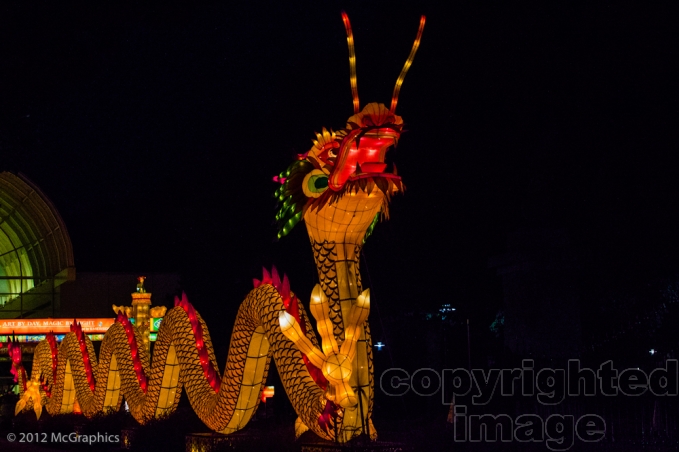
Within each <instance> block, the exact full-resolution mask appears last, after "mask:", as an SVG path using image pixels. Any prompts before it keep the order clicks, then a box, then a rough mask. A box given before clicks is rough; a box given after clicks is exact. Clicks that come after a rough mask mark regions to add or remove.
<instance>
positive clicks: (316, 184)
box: [302, 170, 328, 198]
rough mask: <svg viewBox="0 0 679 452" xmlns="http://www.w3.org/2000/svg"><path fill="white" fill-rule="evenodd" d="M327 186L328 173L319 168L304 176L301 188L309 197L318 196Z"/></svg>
mask: <svg viewBox="0 0 679 452" xmlns="http://www.w3.org/2000/svg"><path fill="white" fill-rule="evenodd" d="M327 188H328V175H327V174H325V173H324V172H323V171H320V170H313V171H311V172H310V173H309V174H307V176H306V177H305V178H304V182H303V183H302V189H303V190H304V194H305V195H306V196H307V197H309V198H318V197H319V196H321V193H323V192H324V191H325V190H326V189H327Z"/></svg>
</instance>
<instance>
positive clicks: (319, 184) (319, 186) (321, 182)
mask: <svg viewBox="0 0 679 452" xmlns="http://www.w3.org/2000/svg"><path fill="white" fill-rule="evenodd" d="M312 182H313V184H314V188H316V190H318V191H319V192H321V191H323V190H325V189H326V188H328V176H315V177H312V178H311V179H310V180H309V183H312ZM309 188H311V187H309ZM311 190H313V188H312V189H311Z"/></svg>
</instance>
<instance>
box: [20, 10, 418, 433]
mask: <svg viewBox="0 0 679 452" xmlns="http://www.w3.org/2000/svg"><path fill="white" fill-rule="evenodd" d="M342 17H343V20H344V25H345V28H346V30H347V42H348V45H349V61H350V68H351V88H352V94H353V100H354V115H353V116H351V117H350V118H349V119H348V121H347V125H346V127H345V128H344V129H341V130H338V131H332V130H331V131H328V130H326V129H325V128H324V129H322V132H321V133H318V134H316V139H315V140H313V146H312V147H311V149H310V150H309V151H308V152H306V153H305V154H302V155H299V156H298V160H297V161H295V162H294V163H293V164H291V165H290V166H289V168H288V169H287V170H285V171H284V172H282V173H281V174H280V175H278V176H275V177H274V180H275V181H277V182H279V183H280V184H281V185H280V187H279V188H278V190H277V191H276V198H277V199H278V201H279V203H280V209H279V211H278V213H277V215H276V219H277V221H278V224H279V232H278V237H279V238H281V237H283V236H285V235H286V234H288V233H289V232H290V230H291V229H292V228H293V227H294V226H295V224H297V223H298V222H299V221H300V220H302V219H303V220H304V222H305V223H306V227H307V231H308V234H309V238H310V241H311V246H312V249H313V253H314V258H315V261H316V266H317V269H318V275H319V279H320V284H317V285H316V287H315V288H314V289H313V291H312V295H311V303H310V311H311V314H312V315H313V316H314V318H315V319H316V325H317V330H318V333H319V335H320V337H321V341H320V345H319V341H318V339H317V337H316V334H315V333H314V331H313V328H312V326H311V323H310V322H309V319H308V317H307V315H306V311H305V309H304V306H303V305H302V303H301V302H299V301H298V299H297V297H296V296H295V294H294V293H292V292H291V291H290V284H289V282H288V279H287V277H285V276H283V277H282V278H281V277H280V276H279V274H278V272H277V271H276V269H275V268H274V269H272V271H271V272H269V271H267V270H264V274H263V277H262V280H261V281H260V280H254V286H255V288H254V289H253V290H252V291H251V292H250V293H249V294H248V295H247V297H246V299H245V300H244V301H243V303H242V304H241V306H240V309H239V311H238V315H237V318H236V323H235V325H234V329H233V333H232V337H231V344H230V348H229V355H228V359H227V363H226V369H225V371H224V373H223V375H221V376H220V375H219V371H218V369H219V367H218V364H217V362H216V359H215V355H214V351H213V348H212V342H211V340H210V336H209V332H208V329H207V325H206V324H205V322H204V320H203V318H202V317H201V316H200V315H199V314H198V312H197V311H196V310H195V309H194V308H193V306H192V305H191V304H190V303H189V302H188V301H187V299H186V297H185V296H183V297H182V299H176V300H175V308H174V309H171V310H169V311H168V312H167V314H166V316H165V318H164V319H163V322H162V324H161V327H160V331H159V333H158V338H157V340H156V342H155V346H154V350H153V362H151V359H150V357H149V354H148V353H147V352H146V349H145V348H144V347H141V346H140V345H139V344H141V336H140V333H139V332H138V331H137V330H136V328H135V327H134V326H133V325H131V324H130V322H129V321H128V319H127V316H126V315H124V314H123V313H122V312H121V313H119V314H118V321H117V322H116V323H115V324H114V325H113V326H112V327H111V328H110V329H109V330H108V332H107V333H106V335H105V337H104V339H103V341H102V345H101V351H100V353H99V357H98V359H97V357H96V355H95V353H94V348H93V346H92V343H91V342H90V341H89V339H88V338H87V336H86V335H84V334H83V333H82V331H81V330H80V328H79V327H78V325H74V326H73V332H72V333H70V334H68V335H67V336H66V337H65V338H64V340H63V342H62V343H61V345H60V346H57V344H56V341H55V340H54V337H53V336H49V337H48V338H47V340H45V341H43V342H41V343H40V344H39V345H38V346H37V348H36V350H35V355H34V364H33V372H32V378H31V379H30V380H28V379H27V378H26V376H25V372H22V371H21V370H20V366H21V364H20V357H19V359H15V360H14V367H15V369H14V370H15V372H14V373H15V375H16V376H17V378H18V380H19V383H20V388H21V391H22V399H21V401H20V402H19V404H17V412H18V411H20V410H21V409H31V408H34V409H35V410H36V412H37V410H38V409H41V407H42V406H43V405H44V406H45V408H46V409H47V410H48V412H50V413H63V412H70V411H73V407H74V404H76V403H77V404H78V405H79V407H80V409H81V410H82V412H83V414H85V415H86V416H91V415H94V414H96V413H98V412H106V411H108V410H118V409H119V408H120V405H121V402H122V398H123V396H124V398H125V400H126V401H127V403H128V405H129V407H130V412H131V413H132V415H133V416H134V417H135V419H136V420H137V421H139V422H141V423H145V422H147V421H148V420H150V419H153V418H155V417H158V416H162V415H165V414H168V413H170V412H172V411H173V410H174V409H175V408H176V406H177V403H178V402H179V397H180V395H181V391H182V389H183V390H185V391H186V392H187V395H188V398H189V400H190V402H191V405H192V407H193V409H194V411H195V412H196V414H197V415H198V416H199V417H200V419H201V420H202V421H203V422H204V423H205V424H206V425H207V426H208V427H210V428H211V429H212V430H214V431H216V432H222V433H232V432H235V431H236V430H238V429H240V428H242V427H244V426H245V424H246V423H247V422H248V421H249V420H250V418H251V416H252V414H253V413H254V412H255V410H256V409H257V406H258V404H259V401H260V397H261V396H262V391H263V388H264V383H265V381H266V376H267V372H268V368H269V362H270V357H271V356H272V355H273V357H274V359H275V360H276V367H277V369H278V372H279V374H280V377H281V380H282V383H283V386H284V387H285V390H286V393H287V395H288V397H289V398H290V400H291V402H292V405H293V406H294V408H295V410H296V412H297V414H298V416H299V417H298V419H297V421H296V423H295V430H296V433H297V435H299V434H301V433H303V432H304V431H306V430H309V429H310V430H312V431H314V432H315V433H316V434H318V435H319V436H321V437H323V438H326V439H329V440H336V441H339V442H346V441H348V440H350V439H352V438H354V437H356V436H358V435H360V434H361V433H364V434H367V435H369V436H370V437H371V438H373V439H374V438H376V435H377V434H376V432H375V429H374V427H373V425H372V421H371V415H372V408H373V391H374V375H373V364H372V342H371V338H370V329H369V326H368V322H367V317H368V313H369V308H370V291H369V290H363V287H362V285H361V277H360V273H359V255H360V251H361V248H362V246H363V243H364V242H365V240H366V238H367V237H368V236H369V235H370V234H371V232H372V229H373V227H374V226H375V224H376V222H377V221H378V219H379V217H380V216H381V215H382V216H385V217H386V216H388V203H389V200H390V197H391V195H393V194H394V193H396V192H398V191H402V190H403V185H402V182H401V178H400V177H399V176H398V175H397V173H396V167H395V166H394V167H392V169H391V171H388V170H387V164H386V163H385V154H386V152H387V150H388V149H389V148H390V147H391V146H394V145H396V144H397V141H398V138H399V136H400V134H401V129H402V126H403V121H402V119H401V117H399V116H397V115H396V114H395V109H396V104H397V101H398V94H399V91H400V88H401V84H402V83H403V79H404V77H405V74H406V72H407V71H408V69H409V68H410V65H411V64H412V61H413V58H414V56H415V52H416V51H417V48H418V46H419V43H420V38H421V36H422V31H423V29H424V23H425V19H424V16H423V17H422V18H421V20H420V26H419V30H418V34H417V38H416V39H415V43H414V44H413V47H412V50H411V53H410V56H409V57H408V60H407V61H406V63H405V65H404V67H403V70H402V71H401V74H400V75H399V77H398V79H397V82H396V86H395V88H394V93H393V97H392V102H391V107H390V108H387V107H385V106H384V105H383V104H377V103H371V104H368V105H366V106H365V108H363V110H360V105H359V99H358V92H357V83H356V59H355V54H354V43H353V34H352V31H351V26H350V23H349V18H348V17H347V15H346V14H344V13H343V14H342ZM38 388H39V389H38ZM38 392H39V393H40V398H41V400H40V403H39V404H36V403H35V399H36V398H37V394H38ZM76 400H77V402H76Z"/></svg>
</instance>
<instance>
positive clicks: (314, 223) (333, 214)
mask: <svg viewBox="0 0 679 452" xmlns="http://www.w3.org/2000/svg"><path fill="white" fill-rule="evenodd" d="M377 192H378V190H375V191H373V193H372V194H366V193H365V192H362V191H359V192H357V193H356V192H351V191H349V192H348V193H346V194H345V195H344V196H343V197H342V199H341V200H340V201H339V202H338V203H336V204H330V205H328V206H324V207H322V208H320V209H317V210H316V209H309V211H307V212H306V214H305V216H304V220H305V223H306V227H307V232H308V233H309V239H310V240H311V247H312V249H313V253H314V259H315V261H316V268H317V269H318V279H319V281H320V284H321V288H322V289H323V292H324V293H325V295H326V297H328V300H329V304H330V309H331V314H330V318H331V320H332V322H333V333H334V334H335V338H336V339H337V341H338V342H341V341H343V340H344V329H345V325H344V322H343V319H344V318H347V317H348V311H349V309H350V308H351V304H352V302H353V301H354V300H356V298H357V297H358V295H359V294H360V293H361V291H362V290H363V287H362V285H361V274H360V271H359V257H360V254H361V248H362V247H363V238H364V237H365V234H366V232H367V231H368V228H369V227H370V225H371V224H372V222H373V219H374V218H375V215H376V214H377V213H378V212H379V211H380V209H381V208H382V206H383V202H384V196H381V195H380V194H378V193H377Z"/></svg>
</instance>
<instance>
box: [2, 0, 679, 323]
mask: <svg viewBox="0 0 679 452" xmlns="http://www.w3.org/2000/svg"><path fill="white" fill-rule="evenodd" d="M171 3H172V4H171V5H163V6H159V7H151V6H139V5H136V6H120V5H117V4H116V5H112V4H111V5H109V6H101V5H98V4H90V3H87V4H82V5H78V6H73V7H71V6H65V5H63V4H50V3H48V2H13V3H10V5H9V6H8V4H7V3H3V5H2V6H1V7H0V49H1V50H0V66H1V67H2V79H3V82H2V84H1V85H0V86H1V87H0V169H2V170H12V171H17V172H22V173H23V174H25V175H26V176H27V177H28V178H29V179H30V180H32V181H33V182H34V183H35V184H37V185H38V186H39V187H41V189H42V190H43V192H44V193H45V194H47V196H48V197H49V198H50V199H51V200H52V201H53V203H54V204H55V205H56V207H57V209H58V210H59V211H60V213H61V215H62V217H63V219H64V221H65V222H66V225H67V227H68V229H69V233H70V236H71V240H72V242H73V247H74V255H75V262H76V268H77V270H78V271H135V272H136V271H138V272H152V271H157V272H164V271H168V272H174V271H176V272H180V273H181V274H182V277H183V282H184V284H185V288H186V290H187V291H188V292H189V297H190V298H191V297H193V298H192V301H193V302H194V304H195V305H196V307H197V308H198V310H199V311H201V312H203V313H206V312H207V313H210V314H211V315H217V316H218V315H220V314H221V313H224V316H226V317H230V316H232V315H233V314H234V313H235V310H236V309H237V306H238V304H239V303H240V301H241V300H242V298H243V297H244V295H245V294H246V293H247V291H248V290H249V288H250V287H251V282H250V281H251V278H253V277H258V276H259V273H260V267H261V265H266V266H270V265H271V264H275V265H277V266H278V268H279V269H280V270H281V271H284V272H286V273H288V275H289V276H290V277H291V281H292V287H293V290H295V291H296V292H298V293H299V294H300V296H301V298H302V300H304V301H305V302H306V301H307V300H308V294H309V292H310V290H311V287H312V285H313V284H314V282H315V278H316V276H315V267H314V264H313V259H312V254H311V251H310V248H309V246H308V240H307V238H306V232H305V231H304V226H303V225H302V224H300V225H298V226H297V227H296V228H295V229H294V230H293V232H292V233H291V235H290V236H288V237H286V238H284V239H283V240H281V241H280V242H276V241H275V240H274V237H275V233H276V230H275V227H274V226H273V218H274V214H275V202H274V199H273V198H272V194H273V191H274V190H275V188H276V184H275V183H273V182H272V180H271V178H272V176H273V175H274V174H277V173H279V172H280V171H282V170H283V169H285V168H286V167H287V165H288V164H289V163H290V162H292V160H293V158H294V156H295V155H296V154H297V153H303V152H305V151H307V150H308V149H309V147H310V146H311V142H310V139H311V138H313V132H314V131H320V129H321V127H323V126H325V127H328V128H330V127H333V128H336V129H337V128H341V127H342V126H343V125H344V123H345V121H346V119H347V118H348V117H349V116H350V115H351V114H352V104H351V90H350V86H349V64H348V52H347V48H346V35H345V31H344V27H343V25H342V20H341V17H340V12H341V11H342V10H343V9H344V10H346V11H347V13H348V14H349V17H350V18H351V21H352V25H353V28H354V38H355V41H356V53H357V70H358V87H359V95H360V98H361V102H362V105H364V104H365V103H367V102H373V101H377V102H383V103H388V102H389V100H390V98H391V91H392V89H393V86H394V82H395V80H396V77H397V76H398V73H399V71H400V69H401V67H402V65H403V63H404V62H405V59H406V57H407V55H408V52H409V50H410V47H411V45H412V41H413V39H414V37H415V34H416V31H417V26H418V23H419V16H420V15H421V14H426V15H427V25H426V28H425V31H424V36H423V39H422V44H421V46H420V50H419V52H418V54H417V56H416V58H415V62H414V64H413V66H412V68H411V70H410V72H409V73H408V75H407V77H406V80H405V83H404V85H403V89H402V90H401V95H400V101H399V105H398V110H397V113H398V114H399V115H401V116H402V117H403V119H404V121H405V125H406V126H405V128H406V130H407V131H408V132H407V133H404V134H403V136H402V138H401V141H400V143H399V146H398V148H397V149H396V150H395V151H392V152H393V155H392V159H393V160H394V161H395V162H396V163H397V165H398V169H399V174H400V175H402V176H403V180H404V183H405V184H406V186H407V191H406V192H405V195H402V196H397V197H396V198H395V199H394V201H393V204H392V207H391V219H390V220H389V221H388V222H383V223H381V224H379V225H378V227H377V228H376V230H375V234H374V235H373V237H372V238H371V239H370V240H369V241H368V243H367V245H366V249H365V253H366V259H367V262H368V266H367V270H368V271H369V278H370V283H369V284H368V285H370V286H371V287H372V288H373V297H374V299H373V302H374V303H376V305H377V306H378V308H379V309H380V312H381V313H382V314H385V313H388V312H389V311H390V310H392V309H400V310H406V309H411V308H412V307H423V308H434V307H436V306H439V305H440V304H441V303H452V304H453V306H457V307H458V309H459V310H460V311H463V312H468V313H469V315H471V316H474V315H476V316H479V317H481V318H483V319H485V318H489V319H490V320H492V318H493V316H494V314H495V312H496V311H497V309H498V307H499V306H500V305H501V303H502V292H501V286H500V282H499V278H498V277H497V276H496V275H495V270H494V269H491V268H489V267H488V259H489V258H490V257H492V256H497V255H501V254H503V253H505V252H506V239H507V234H509V233H512V232H513V231H516V230H520V229H522V228H523V229H525V228H564V229H565V230H566V231H567V234H568V237H569V239H570V242H571V246H572V247H573V248H574V249H576V250H577V251H578V252H579V253H581V254H580V255H581V256H585V257H584V258H582V259H581V262H582V264H583V268H584V272H585V273H586V275H587V277H586V279H585V280H586V281H587V284H588V285H590V286H591V290H592V293H605V291H606V290H608V289H607V288H610V287H623V288H624V287H627V286H629V287H632V286H635V285H640V286H643V285H645V284H648V283H649V282H650V281H655V280H657V279H658V278H672V277H674V275H676V274H677V272H679V259H678V257H679V234H678V233H677V225H678V223H677V222H676V219H677V214H676V213H677V210H678V209H679V190H678V189H677V180H678V176H677V169H678V168H679V167H678V164H679V158H678V157H677V134H676V131H677V127H676V123H677V118H678V114H677V113H678V112H677V108H678V107H677V97H676V84H677V80H678V79H677V77H676V75H677V74H676V72H674V67H675V64H676V60H677V50H676V47H672V45H671V42H672V39H671V36H672V35H673V34H675V33H674V30H675V25H676V24H674V23H673V22H672V19H671V16H672V15H671V14H669V13H668V12H667V11H662V10H660V9H655V8H656V6H645V7H642V6H629V5H624V4H619V2H595V3H596V5H589V6H586V7H580V6H571V5H568V4H566V3H567V2H546V3H544V2H543V3H544V4H542V5H539V6H536V5H531V6H528V5H523V6H521V5H510V4H504V5H502V6H498V5H497V3H498V2H467V4H466V5H465V4H454V5H448V6H436V5H437V4H444V3H447V2H423V1H418V2H383V3H380V2H369V1H364V2H354V3H342V4H340V3H338V2H314V3H310V4H306V5H305V4H303V3H302V2H270V3H268V2H267V3H262V4H256V3H254V2H243V3H242V4H240V6H234V5H232V4H229V5H228V6H226V3H227V2H219V3H212V4H210V5H208V6H205V5H201V6H187V5H183V3H184V2H171ZM229 3H233V2H229ZM363 270H364V271H365V270H366V268H364V269H363ZM490 320H489V321H490ZM216 323H218V322H217V320H216V319H215V318H213V319H208V324H210V326H211V328H215V329H217V330H219V328H220V326H214V327H213V325H215V324H216ZM222 327H223V330H224V331H225V332H228V331H229V330H230V328H231V323H230V321H229V322H228V325H223V326H222Z"/></svg>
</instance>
